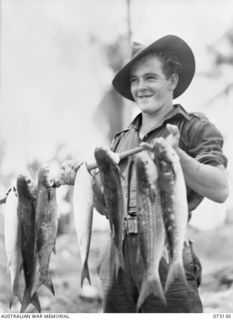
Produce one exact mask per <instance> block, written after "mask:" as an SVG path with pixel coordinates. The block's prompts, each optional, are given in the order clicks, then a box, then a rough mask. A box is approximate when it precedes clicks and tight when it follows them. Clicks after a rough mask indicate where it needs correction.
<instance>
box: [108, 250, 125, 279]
mask: <svg viewBox="0 0 233 320" xmlns="http://www.w3.org/2000/svg"><path fill="white" fill-rule="evenodd" d="M120 269H122V270H124V269H125V261H124V257H123V253H122V250H121V249H119V248H117V246H115V245H114V251H113V256H112V259H111V262H110V270H111V274H112V276H113V277H114V278H115V279H116V278H117V276H118V273H119V270H120Z"/></svg>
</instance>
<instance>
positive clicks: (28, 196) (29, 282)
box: [17, 175, 41, 312]
mask: <svg viewBox="0 0 233 320" xmlns="http://www.w3.org/2000/svg"><path fill="white" fill-rule="evenodd" d="M34 190H35V185H34V183H33V181H32V180H31V179H30V178H29V177H27V176H24V175H19V176H18V178H17V191H18V198H19V201H18V207H17V214H18V219H19V229H20V230H19V231H20V236H21V252H22V259H23V271H24V278H25V284H26V287H25V291H24V296H23V302H22V307H21V312H24V311H25V310H26V308H27V306H28V305H29V304H30V303H32V304H33V305H34V306H35V307H36V308H37V310H38V311H39V312H40V311H41V308H40V302H39V299H38V296H37V293H34V294H32V287H33V284H34V279H35V270H36V255H35V198H34V196H33V192H34Z"/></svg>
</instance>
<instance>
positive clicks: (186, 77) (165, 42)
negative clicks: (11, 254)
mask: <svg viewBox="0 0 233 320" xmlns="http://www.w3.org/2000/svg"><path fill="white" fill-rule="evenodd" d="M151 51H153V52H173V53H174V55H176V56H177V58H178V60H179V62H180V63H181V65H182V68H181V71H180V72H179V80H178V83H177V86H176V88H175V90H174V92H173V98H174V99H175V98H177V97H179V96H180V95H181V94H182V93H183V92H184V91H185V90H186V89H187V88H188V86H189V85H190V83H191V81H192V79H193V76H194V73H195V58H194V55H193V52H192V50H191V48H190V47H189V46H188V44H187V43H186V42H185V41H184V40H182V39H181V38H179V37H177V36H174V35H168V36H165V37H163V38H160V39H159V40H157V41H155V42H153V43H152V44H151V45H149V46H147V47H146V48H144V49H143V50H141V51H139V52H138V53H137V54H136V55H135V56H134V57H133V58H132V59H131V60H130V61H129V62H128V63H127V64H126V65H125V66H124V67H123V68H122V69H121V70H120V71H118V72H117V74H116V75H115V77H114V79H113V81H112V84H113V86H114V88H115V89H116V90H117V91H118V92H119V93H120V94H121V95H122V96H123V97H125V98H127V99H129V100H132V101H134V98H133V96H132V94H131V88H130V70H131V67H132V65H133V64H134V62H135V61H137V60H138V59H139V58H141V57H142V56H144V55H145V54H147V53H149V52H151Z"/></svg>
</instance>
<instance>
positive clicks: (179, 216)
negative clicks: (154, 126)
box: [154, 138, 188, 292]
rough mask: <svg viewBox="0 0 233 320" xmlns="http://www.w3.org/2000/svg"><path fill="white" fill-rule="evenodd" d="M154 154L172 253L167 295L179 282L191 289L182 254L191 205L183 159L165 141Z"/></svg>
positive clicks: (169, 246) (157, 147)
mask: <svg viewBox="0 0 233 320" xmlns="http://www.w3.org/2000/svg"><path fill="white" fill-rule="evenodd" d="M154 150H155V157H156V158H157V159H158V161H159V170H160V192H161V200H162V208H163V217H164V225H165V229H166V235H167V243H168V252H169V271H168V276H167V280H166V285H165V292H167V291H168V289H169V287H170V286H171V284H172V283H173V282H174V281H175V280H176V279H178V278H179V279H180V280H181V281H183V283H184V284H185V285H186V286H187V280H186V277H185V271H184V267H183V258H182V254H183V247H184V241H185V235H186V229H187V220H188V204H187V197H186V186H185V180H184V175H183V171H182V167H181V164H180V160H179V156H178V155H177V153H176V152H175V150H174V149H173V148H172V146H171V145H170V144H169V143H168V142H167V141H166V140H165V139H163V138H158V139H157V140H156V141H155V144H154Z"/></svg>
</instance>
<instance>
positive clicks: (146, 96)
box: [138, 94, 152, 99]
mask: <svg viewBox="0 0 233 320" xmlns="http://www.w3.org/2000/svg"><path fill="white" fill-rule="evenodd" d="M150 97H152V95H151V94H144V95H140V96H138V99H146V98H150Z"/></svg>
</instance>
